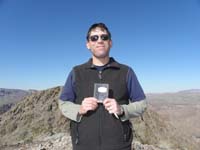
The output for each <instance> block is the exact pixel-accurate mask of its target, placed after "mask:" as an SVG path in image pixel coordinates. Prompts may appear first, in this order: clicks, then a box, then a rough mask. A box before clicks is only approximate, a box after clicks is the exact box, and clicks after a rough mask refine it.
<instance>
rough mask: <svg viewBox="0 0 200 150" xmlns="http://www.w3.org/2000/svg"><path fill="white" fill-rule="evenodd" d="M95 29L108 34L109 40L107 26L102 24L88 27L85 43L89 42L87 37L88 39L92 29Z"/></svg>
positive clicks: (109, 34)
mask: <svg viewBox="0 0 200 150" xmlns="http://www.w3.org/2000/svg"><path fill="white" fill-rule="evenodd" d="M95 28H100V29H101V30H105V31H106V32H107V33H108V36H109V38H110V39H111V33H110V31H109V30H108V28H107V26H106V25H105V24H104V23H101V22H100V23H95V24H93V25H91V26H90V28H89V30H88V32H87V36H86V39H87V41H89V37H90V33H91V31H92V30H93V29H95Z"/></svg>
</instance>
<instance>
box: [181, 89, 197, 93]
mask: <svg viewBox="0 0 200 150" xmlns="http://www.w3.org/2000/svg"><path fill="white" fill-rule="evenodd" d="M179 92H180V93H200V89H189V90H182V91H179Z"/></svg>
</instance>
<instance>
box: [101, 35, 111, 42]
mask: <svg viewBox="0 0 200 150" xmlns="http://www.w3.org/2000/svg"><path fill="white" fill-rule="evenodd" d="M101 39H102V40H103V41H107V40H108V39H109V36H108V35H101Z"/></svg>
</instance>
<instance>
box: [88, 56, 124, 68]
mask: <svg viewBox="0 0 200 150" xmlns="http://www.w3.org/2000/svg"><path fill="white" fill-rule="evenodd" d="M105 68H115V69H119V68H120V65H119V63H118V62H117V61H115V59H114V58H113V57H110V60H109V62H108V64H107V65H106V67H105ZM86 69H96V67H95V65H94V64H93V63H92V58H90V59H89V61H88V62H87V63H86Z"/></svg>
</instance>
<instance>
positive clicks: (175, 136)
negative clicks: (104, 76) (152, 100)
mask: <svg viewBox="0 0 200 150" xmlns="http://www.w3.org/2000/svg"><path fill="white" fill-rule="evenodd" d="M60 90H61V87H55V88H51V89H48V90H44V91H39V92H36V93H34V94H32V95H30V96H27V97H24V98H23V99H22V100H21V101H20V102H18V103H17V104H16V105H15V106H14V107H12V108H11V109H10V110H9V111H8V112H6V113H4V114H2V115H0V137H1V138H0V149H2V150H3V149H4V150H11V149H16V150H17V149H18V150H25V149H32V150H62V149H63V150H64V149H65V150H71V139H70V135H69V120H68V119H67V118H65V117H63V115H62V114H61V113H60V110H59V109H58V96H59V93H60ZM131 121H132V122H133V125H134V130H133V133H134V142H133V150H197V149H198V147H197V146H196V145H195V143H194V142H193V141H192V140H191V139H190V137H188V136H187V135H182V134H181V133H179V131H178V130H177V129H175V128H174V127H173V126H171V125H170V124H169V123H167V122H166V121H165V120H164V119H163V118H162V117H161V116H159V115H158V114H157V113H155V112H154V111H152V110H151V109H147V111H146V112H145V113H144V115H143V117H142V118H136V119H132V120H131Z"/></svg>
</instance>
